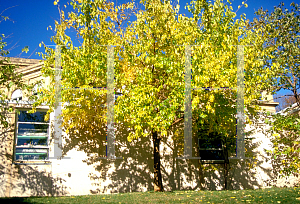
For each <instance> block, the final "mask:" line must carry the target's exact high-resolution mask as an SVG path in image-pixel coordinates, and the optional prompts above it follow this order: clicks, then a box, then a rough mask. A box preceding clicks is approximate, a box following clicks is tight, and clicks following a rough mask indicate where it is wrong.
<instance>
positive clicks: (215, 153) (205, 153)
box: [200, 150, 225, 160]
mask: <svg viewBox="0 0 300 204" xmlns="http://www.w3.org/2000/svg"><path fill="white" fill-rule="evenodd" d="M200 157H201V160H224V159H225V158H224V155H223V151H222V150H200Z"/></svg>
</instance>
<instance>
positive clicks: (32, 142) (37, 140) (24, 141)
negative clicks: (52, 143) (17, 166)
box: [17, 136, 48, 146]
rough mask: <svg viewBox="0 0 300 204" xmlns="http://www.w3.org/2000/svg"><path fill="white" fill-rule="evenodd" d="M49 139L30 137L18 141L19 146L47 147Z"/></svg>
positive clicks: (19, 138) (21, 137)
mask: <svg viewBox="0 0 300 204" xmlns="http://www.w3.org/2000/svg"><path fill="white" fill-rule="evenodd" d="M47 139H48V138H47V137H42V138H41V137H38V138H34V137H30V136H19V137H18V140H17V146H23V145H25V146H27V145H42V146H47Z"/></svg>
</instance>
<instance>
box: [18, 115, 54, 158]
mask: <svg viewBox="0 0 300 204" xmlns="http://www.w3.org/2000/svg"><path fill="white" fill-rule="evenodd" d="M45 115H46V110H42V111H41V110H40V111H37V112H35V113H32V114H31V113H27V110H20V111H19V113H17V114H16V121H17V122H16V128H17V129H16V137H15V139H16V140H15V155H14V159H15V161H36V160H48V159H49V146H48V142H49V141H48V138H49V121H45Z"/></svg>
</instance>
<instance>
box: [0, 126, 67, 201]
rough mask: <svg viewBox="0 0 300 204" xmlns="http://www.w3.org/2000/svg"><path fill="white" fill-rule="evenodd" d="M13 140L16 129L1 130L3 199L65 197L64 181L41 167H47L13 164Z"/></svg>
mask: <svg viewBox="0 0 300 204" xmlns="http://www.w3.org/2000/svg"><path fill="white" fill-rule="evenodd" d="M13 138H14V128H12V129H11V131H8V129H6V130H5V129H3V128H1V144H2V145H1V148H0V161H1V162H0V183H1V188H0V195H1V197H10V196H58V195H65V187H64V186H63V184H62V182H63V180H62V179H60V178H53V177H52V176H51V172H50V171H46V170H41V166H46V165H16V164H13V162H12V161H13V145H14V144H13V141H14V139H13ZM9 200H10V201H12V200H11V199H9ZM14 201H16V202H23V201H22V199H15V200H14ZM14 203H15V202H14Z"/></svg>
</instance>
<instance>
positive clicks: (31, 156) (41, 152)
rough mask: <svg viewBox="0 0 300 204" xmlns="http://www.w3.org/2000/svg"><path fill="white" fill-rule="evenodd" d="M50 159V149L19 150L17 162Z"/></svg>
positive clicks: (17, 150) (17, 151)
mask: <svg viewBox="0 0 300 204" xmlns="http://www.w3.org/2000/svg"><path fill="white" fill-rule="evenodd" d="M45 159H48V149H30V148H17V149H16V160H45Z"/></svg>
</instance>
